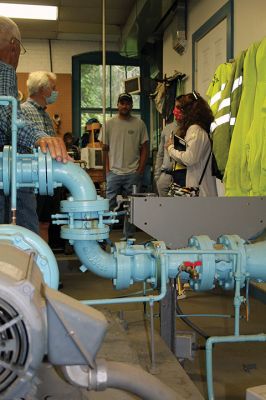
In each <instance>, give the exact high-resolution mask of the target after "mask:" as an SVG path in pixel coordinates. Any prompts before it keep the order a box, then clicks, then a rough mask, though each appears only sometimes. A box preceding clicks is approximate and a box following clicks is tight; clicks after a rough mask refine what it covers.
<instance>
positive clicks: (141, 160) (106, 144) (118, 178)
mask: <svg viewBox="0 0 266 400" xmlns="http://www.w3.org/2000/svg"><path fill="white" fill-rule="evenodd" d="M132 107H133V100H132V96H131V95H130V94H129V93H121V94H120V95H119V97H118V102H117V108H118V115H117V116H115V117H113V118H111V119H110V120H109V121H107V123H106V128H105V137H104V138H103V137H102V132H101V133H100V136H99V139H100V141H101V142H102V143H103V150H104V154H105V166H106V183H107V191H106V195H107V198H108V199H109V201H110V209H113V208H114V207H115V206H116V196H117V195H118V194H122V195H126V196H127V195H130V194H131V193H132V186H133V185H136V186H137V188H139V187H140V183H141V178H142V175H143V173H144V169H145V164H146V160H147V157H148V151H149V148H148V133H147V128H146V125H145V123H144V122H143V121H142V120H141V119H140V118H137V117H134V116H132V115H131V111H132ZM124 234H125V238H126V239H127V238H128V237H130V236H133V234H134V229H133V226H132V225H131V224H127V227H126V229H124Z"/></svg>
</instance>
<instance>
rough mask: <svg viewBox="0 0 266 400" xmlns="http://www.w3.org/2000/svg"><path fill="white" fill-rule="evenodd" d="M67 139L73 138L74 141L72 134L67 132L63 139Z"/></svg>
mask: <svg viewBox="0 0 266 400" xmlns="http://www.w3.org/2000/svg"><path fill="white" fill-rule="evenodd" d="M67 137H71V139H73V135H72V132H66V133H64V136H63V139H66V138H67Z"/></svg>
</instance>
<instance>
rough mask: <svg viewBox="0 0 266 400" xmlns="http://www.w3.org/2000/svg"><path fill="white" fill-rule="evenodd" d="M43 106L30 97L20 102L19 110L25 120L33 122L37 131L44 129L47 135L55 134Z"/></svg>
mask: <svg viewBox="0 0 266 400" xmlns="http://www.w3.org/2000/svg"><path fill="white" fill-rule="evenodd" d="M45 108H46V107H45ZM45 108H44V107H42V106H40V104H38V103H36V101H34V100H32V99H31V98H28V99H27V101H25V103H22V104H21V111H22V114H23V116H24V118H25V119H26V120H28V121H32V122H34V125H35V127H36V128H37V129H38V130H39V131H44V132H45V133H47V135H49V136H55V132H54V127H53V122H52V120H51V117H50V115H49V114H48V113H47V112H46V111H45Z"/></svg>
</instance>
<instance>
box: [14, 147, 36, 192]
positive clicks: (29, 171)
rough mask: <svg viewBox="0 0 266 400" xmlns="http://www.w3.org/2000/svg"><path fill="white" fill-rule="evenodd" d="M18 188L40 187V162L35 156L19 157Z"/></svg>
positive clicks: (19, 155) (21, 155) (23, 155)
mask: <svg viewBox="0 0 266 400" xmlns="http://www.w3.org/2000/svg"><path fill="white" fill-rule="evenodd" d="M17 182H18V187H22V186H26V185H27V187H33V186H37V187H38V183H37V182H38V161H37V159H36V156H35V155H34V154H18V155H17Z"/></svg>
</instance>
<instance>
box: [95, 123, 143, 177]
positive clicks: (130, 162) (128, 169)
mask: <svg viewBox="0 0 266 400" xmlns="http://www.w3.org/2000/svg"><path fill="white" fill-rule="evenodd" d="M99 140H100V141H102V142H103V144H106V145H108V146H109V153H108V154H109V165H110V171H112V172H114V173H115V174H118V175H125V174H130V173H133V172H135V171H136V170H137V168H138V166H139V159H140V148H141V146H142V145H143V143H145V142H147V141H148V140H149V138H148V133H147V128H146V125H145V123H144V122H143V121H142V120H141V119H140V118H137V117H133V116H130V117H129V118H128V119H121V118H119V117H118V116H115V117H113V118H111V119H110V120H109V121H107V122H106V127H105V138H104V139H103V138H102V131H101V132H100V135H99Z"/></svg>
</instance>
